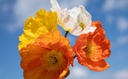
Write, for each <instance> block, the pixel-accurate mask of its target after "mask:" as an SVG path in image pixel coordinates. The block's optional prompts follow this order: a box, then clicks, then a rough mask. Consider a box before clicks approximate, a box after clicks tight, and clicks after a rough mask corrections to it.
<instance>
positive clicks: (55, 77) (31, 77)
mask: <svg viewBox="0 0 128 79" xmlns="http://www.w3.org/2000/svg"><path fill="white" fill-rule="evenodd" d="M20 55H21V67H22V69H23V70H24V79H61V78H60V77H63V76H65V74H64V75H63V73H64V72H68V67H69V65H70V64H72V62H73V50H72V47H71V46H70V44H69V41H68V39H66V38H65V37H63V36H62V35H61V34H60V32H59V31H57V30H56V31H53V32H49V33H48V34H44V35H41V36H40V37H38V38H37V39H36V40H35V42H34V43H31V44H28V45H27V46H26V47H23V48H22V49H21V50H20ZM63 71H64V72H63ZM61 74H62V75H61Z"/></svg>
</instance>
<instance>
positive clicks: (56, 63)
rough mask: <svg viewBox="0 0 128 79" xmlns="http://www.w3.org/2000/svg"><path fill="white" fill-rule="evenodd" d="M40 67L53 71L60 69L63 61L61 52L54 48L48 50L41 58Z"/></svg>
mask: <svg viewBox="0 0 128 79" xmlns="http://www.w3.org/2000/svg"><path fill="white" fill-rule="evenodd" d="M41 61H42V68H44V69H47V70H49V71H54V70H58V69H60V67H62V65H63V63H64V59H63V56H62V53H61V52H57V51H55V50H52V51H49V52H47V53H45V54H44V56H43V57H42V58H41Z"/></svg>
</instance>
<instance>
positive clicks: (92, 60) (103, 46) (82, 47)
mask: <svg viewBox="0 0 128 79" xmlns="http://www.w3.org/2000/svg"><path fill="white" fill-rule="evenodd" d="M92 26H95V27H96V30H95V31H94V32H90V33H88V34H82V35H80V36H79V37H78V39H77V41H76V44H75V45H74V52H75V53H76V57H77V60H78V62H79V63H80V64H81V65H83V66H85V67H88V68H89V69H91V70H93V71H103V70H105V69H107V68H109V67H110V66H109V64H108V63H107V62H106V61H105V59H106V58H108V57H109V56H110V41H109V40H108V39H107V38H106V36H105V31H104V29H103V28H102V25H101V23H100V22H99V21H94V22H93V23H92Z"/></svg>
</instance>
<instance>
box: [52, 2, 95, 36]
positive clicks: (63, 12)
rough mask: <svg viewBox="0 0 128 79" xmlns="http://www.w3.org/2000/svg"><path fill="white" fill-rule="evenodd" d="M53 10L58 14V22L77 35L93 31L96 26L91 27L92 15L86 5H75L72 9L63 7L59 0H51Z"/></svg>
mask: <svg viewBox="0 0 128 79" xmlns="http://www.w3.org/2000/svg"><path fill="white" fill-rule="evenodd" d="M50 2H51V5H52V8H51V10H52V11H53V12H54V11H55V12H56V13H57V15H58V24H59V25H60V26H61V27H62V28H63V29H64V30H66V31H69V32H70V33H71V34H73V35H75V36H79V35H80V34H83V33H88V32H93V31H94V30H95V29H96V28H95V27H91V22H92V20H91V15H90V13H89V12H87V10H86V9H85V8H84V6H82V5H79V7H73V8H72V9H70V10H67V9H62V8H61V7H60V6H59V4H58V2H57V0H50Z"/></svg>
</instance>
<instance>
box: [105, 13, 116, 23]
mask: <svg viewBox="0 0 128 79" xmlns="http://www.w3.org/2000/svg"><path fill="white" fill-rule="evenodd" d="M105 19H106V22H107V23H108V24H112V23H113V22H114V19H115V18H114V17H113V16H112V15H111V14H107V15H106V17H105Z"/></svg>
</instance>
